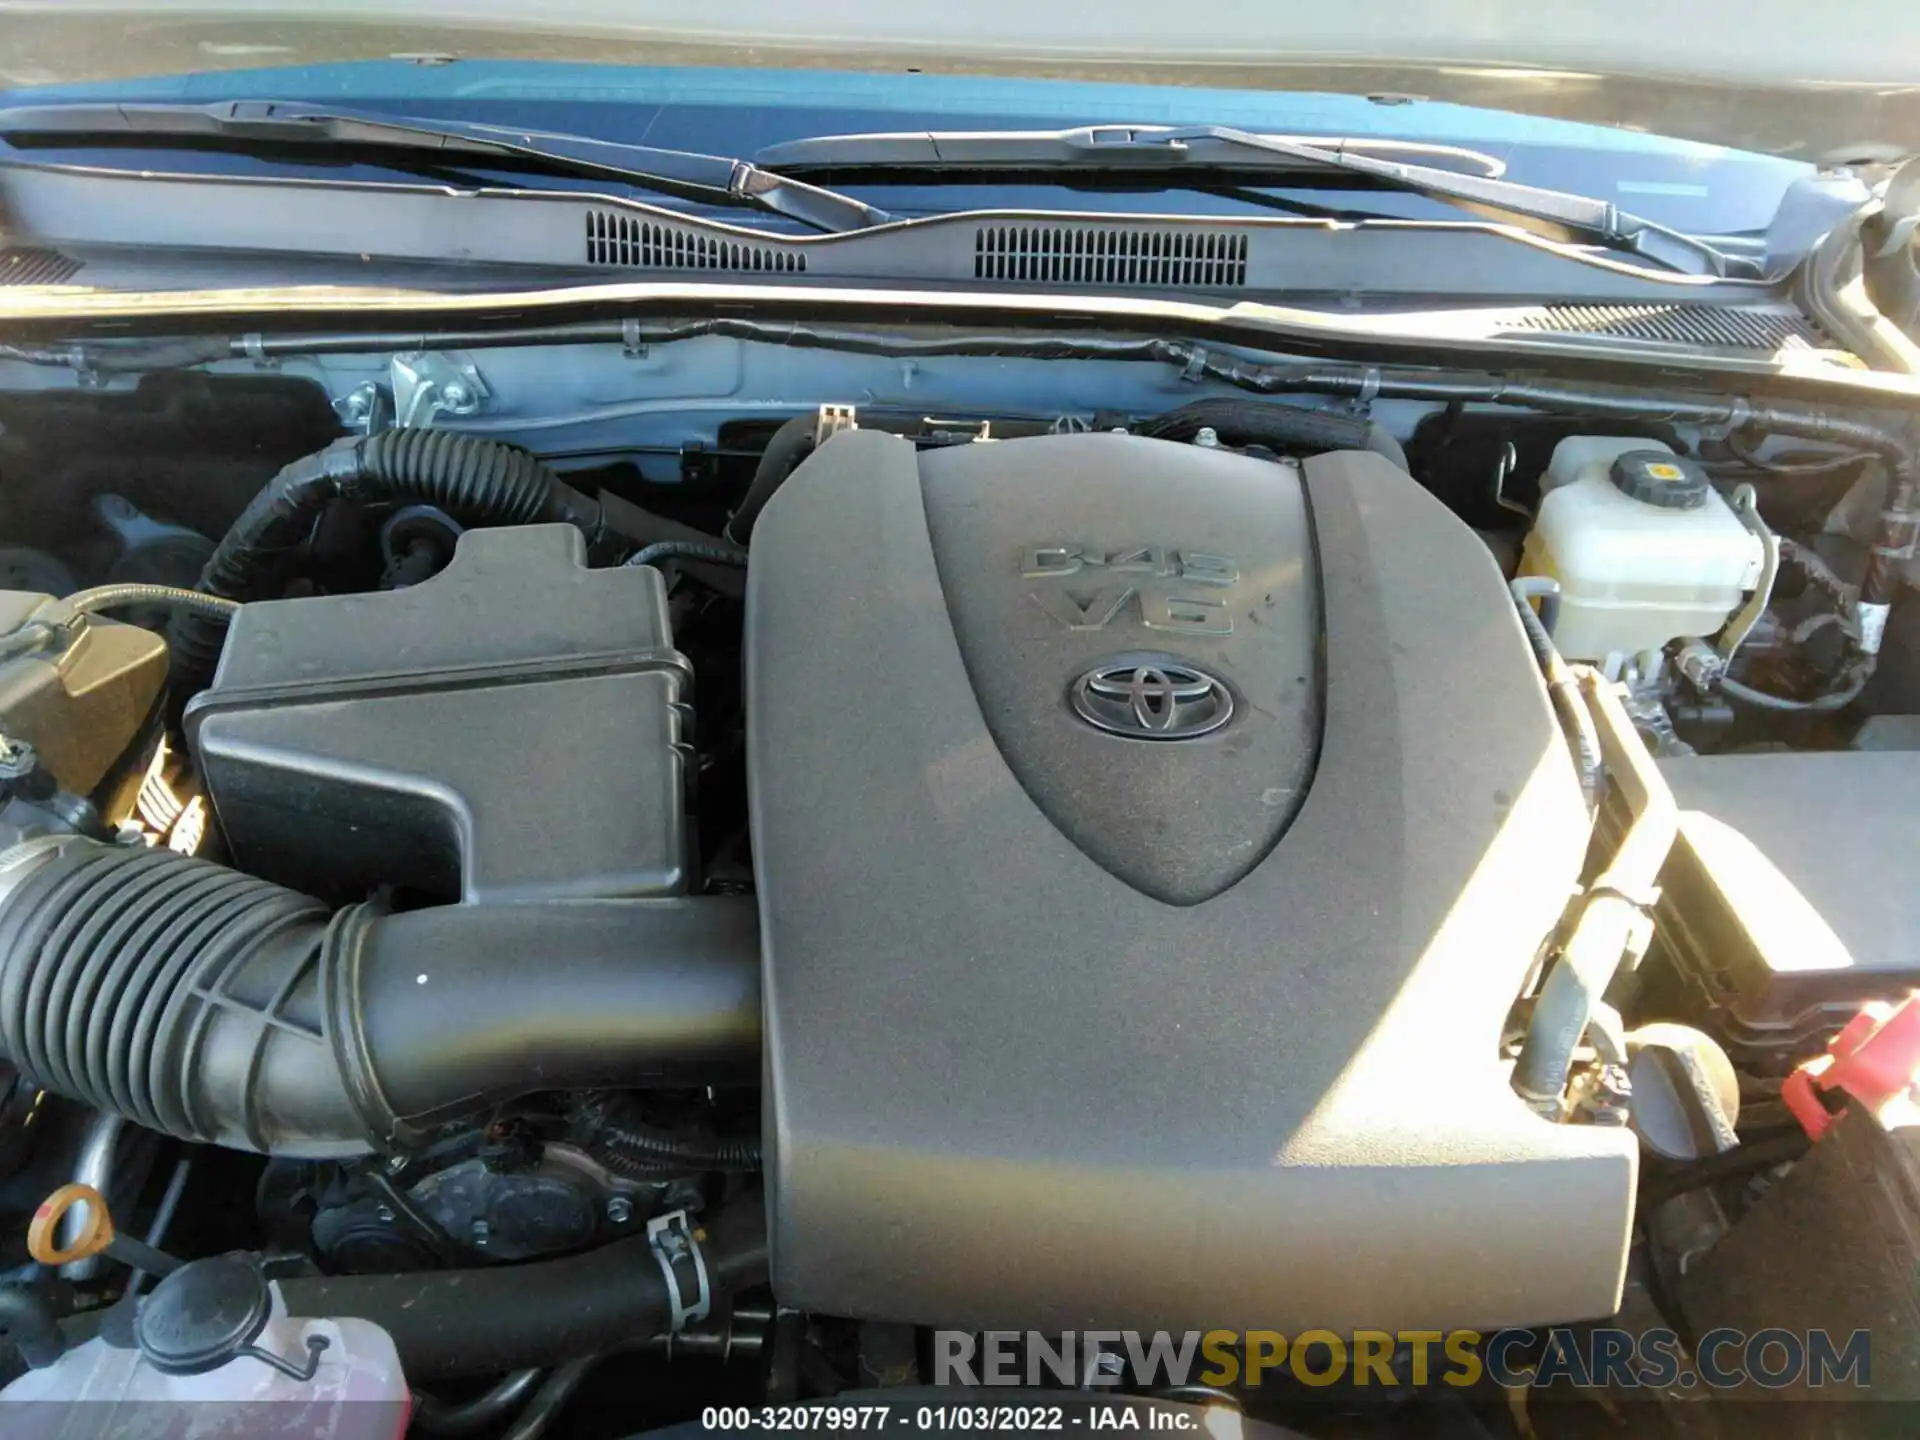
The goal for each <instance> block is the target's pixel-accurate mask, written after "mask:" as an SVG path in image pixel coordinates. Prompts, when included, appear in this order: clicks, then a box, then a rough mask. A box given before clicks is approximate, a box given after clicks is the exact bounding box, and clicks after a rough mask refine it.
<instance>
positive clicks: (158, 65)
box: [0, 0, 1920, 160]
mask: <svg viewBox="0 0 1920 1440" xmlns="http://www.w3.org/2000/svg"><path fill="white" fill-rule="evenodd" d="M0 16H4V17H5V21H4V24H0V85H4V86H6V87H8V88H14V87H21V86H28V85H42V84H63V83H73V82H78V81H94V80H111V79H119V78H125V77H129V76H136V75H154V74H168V73H190V72H197V71H207V70H221V69H236V68H257V67H261V66H278V65H305V64H316V63H322V62H329V61H342V60H360V59H387V58H390V57H393V56H397V55H399V56H411V57H421V60H422V63H428V64H431V63H437V62H439V61H440V60H441V59H442V58H443V57H457V58H471V59H479V58H519V59H530V60H548V61H556V60H577V61H593V62H598V63H600V64H606V65H622V64H625V65H647V66H660V65H681V64H684V65H706V66H743V65H744V66H760V67H768V68H788V69H833V70H867V71H883V72H884V71H894V72H901V71H906V72H912V73H929V74H931V73H963V74H973V75H998V76H1006V77H1031V78H1043V77H1046V78H1070V79H1077V80H1108V81H1134V82H1148V83H1160V84H1170V85H1182V86H1204V87H1209V88H1216V87H1217V88H1235V89H1249V90H1261V89H1265V90H1282V91H1318V92H1327V91H1338V92H1346V93H1352V94H1367V95H1381V96H1391V97H1400V96H1407V95H1413V96H1421V97H1426V98H1430V99H1434V100H1444V101H1450V102H1455V103H1461V104H1471V105H1479V106H1486V107H1489V108H1493V109H1500V110H1510V111H1518V112H1522V113H1528V114H1538V115H1543V116H1553V117H1557V118H1561V119H1568V120H1580V121H1587V122H1594V123H1599V124H1607V125H1617V126H1622V127H1625V128H1628V129H1634V130H1645V131H1650V132H1653V133H1656V134H1662V135H1671V136H1677V137H1683V138H1687V139H1693V140H1702V141H1707V142H1709V143H1713V144H1718V145H1726V146H1731V147H1738V148H1741V149H1748V150H1758V151H1766V152H1772V153H1776V154H1782V155H1791V156H1794V157H1796V158H1801V159H1808V160H1815V159H1844V160H1856V159H1891V158H1895V157H1897V156H1900V155H1905V154H1910V153H1914V152H1916V151H1920V9H1917V8H1916V7H1914V6H1913V5H1912V4H1911V3H1909V0H1844V3H1842V4H1840V5H1838V6H1834V5H1825V6H1822V5H1809V4H1806V3H1805V0H1700V3H1694V4H1689V5H1673V4H1670V3H1666V0H1613V3H1609V4H1606V5H1587V6H1571V5H1542V4H1540V3H1538V0H1357V3H1351V4H1346V5H1306V4H1299V3H1293V4H1271V5H1264V6H1251V7H1250V6H1247V5H1246V4H1244V3H1243V0H1188V3H1185V4H1182V5H1178V6H1168V5H1165V4H1160V3H1148V0H1103V3H1100V4H1098V5H1094V4H1063V5H1054V6H1045V7H1039V8H1037V9H1036V7H1034V6H1033V5H1031V4H1030V3H1027V0H975V3H972V4H968V5H945V6H935V5H901V4H899V3H897V0H823V3H819V4H812V5H807V6H803V7H796V6H794V5H792V4H791V3H789V0H733V3H730V4H728V5H725V6H717V7H716V6H711V5H703V4H696V3H694V0H548V3H546V4H544V5H540V6H528V5H526V4H524V3H523V0H411V3H409V4H408V5H406V6H404V7H395V6H393V5H392V4H391V3H389V0H138V3H131V0H57V3H51V0H0ZM116 16H119V17H124V20H123V22H121V23H115V22H114V19H113V17H116Z"/></svg>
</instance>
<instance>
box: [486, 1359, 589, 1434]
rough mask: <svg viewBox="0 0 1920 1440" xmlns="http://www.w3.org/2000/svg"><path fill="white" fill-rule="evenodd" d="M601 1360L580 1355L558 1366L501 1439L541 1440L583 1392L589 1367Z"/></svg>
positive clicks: (504, 1431)
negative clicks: (561, 1413)
mask: <svg viewBox="0 0 1920 1440" xmlns="http://www.w3.org/2000/svg"><path fill="white" fill-rule="evenodd" d="M599 1361H600V1357H599V1356H598V1355H578V1356H575V1357H574V1358H573V1359H571V1360H568V1361H566V1362H565V1363H564V1364H561V1365H557V1366H555V1367H554V1371H553V1373H552V1374H551V1375H549V1376H548V1377H547V1378H546V1380H545V1382H544V1383H543V1384H542V1385H541V1386H540V1388H539V1389H538V1390H536V1391H535V1392H534V1395H533V1399H531V1400H529V1401H528V1402H527V1408H526V1409H525V1410H522V1411H521V1412H520V1414H519V1415H518V1416H517V1417H515V1419H514V1422H513V1424H511V1425H509V1426H508V1427H507V1428H506V1429H505V1430H503V1431H502V1432H501V1434H500V1440H540V1437H541V1436H542V1435H545V1434H546V1433H547V1431H548V1430H549V1429H551V1428H552V1426H553V1422H554V1421H555V1420H557V1419H559V1418H560V1412H561V1411H562V1410H564V1409H566V1408H567V1404H568V1402H569V1401H571V1400H572V1399H573V1397H574V1396H575V1395H576V1394H577V1393H578V1392H579V1389H580V1386H581V1384H582V1383H583V1382H584V1381H585V1380H586V1378H587V1371H589V1370H591V1369H592V1368H593V1367H594V1366H595V1365H597V1364H598V1363H599Z"/></svg>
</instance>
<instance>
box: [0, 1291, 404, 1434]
mask: <svg viewBox="0 0 1920 1440" xmlns="http://www.w3.org/2000/svg"><path fill="white" fill-rule="evenodd" d="M122 1314H123V1316H124V1315H125V1312H124V1311H123V1312H122ZM126 1318H130V1319H131V1324H130V1325H129V1324H126V1323H124V1319H123V1320H122V1322H121V1323H120V1324H118V1325H116V1324H115V1317H114V1315H113V1314H112V1313H111V1312H110V1314H109V1318H108V1320H107V1321H106V1322H105V1323H103V1324H102V1326H101V1333H100V1335H99V1336H98V1337H96V1338H95V1339H92V1340H89V1341H87V1342H86V1343H85V1344H83V1345H80V1346H78V1347H76V1348H75V1349H72V1350H69V1351H68V1352H67V1353H66V1354H64V1355H61V1356H60V1357H59V1358H58V1359H57V1360H55V1361H54V1362H53V1363H52V1364H50V1365H47V1366H45V1367H44V1368H42V1369H38V1370H30V1371H28V1372H27V1373H26V1374H25V1375H23V1376H21V1377H20V1378H19V1379H18V1380H15V1381H14V1382H13V1383H12V1384H11V1385H9V1386H7V1388H6V1389H5V1390H0V1435H5V1436H7V1437H8V1440H118V1437H124V1436H129V1435H156V1436H158V1435H167V1436H173V1435H181V1436H186V1435H198V1434H206V1435H215V1434H218V1435H235V1436H240V1435H244V1436H248V1437H250V1440H251V1437H256V1436H258V1437H274V1436H286V1437H289V1440H293V1437H303V1440H309V1437H313V1436H326V1437H328V1440H399V1437H400V1436H401V1434H402V1433H403V1432H404V1431H405V1430H406V1428H407V1417H408V1412H409V1409H410V1407H411V1396H410V1395H409V1394H408V1390H407V1384H406V1381H405V1379H404V1377H403V1376H402V1374H401V1370H400V1361H399V1357H398V1356H397V1355H396V1354H395V1353H394V1348H393V1341H392V1340H391V1339H390V1338H389V1337H388V1335H387V1332H386V1331H384V1330H382V1329H381V1328H380V1327H379V1326H377V1325H374V1324H373V1323H371V1322H370V1321H366V1320H313V1319H302V1318H299V1317H294V1316H289V1315H288V1314H287V1313H286V1307H285V1305H284V1304H283V1303H282V1301H281V1299H280V1292H279V1289H278V1287H277V1286H274V1285H272V1284H270V1283H269V1282H268V1281H267V1279H266V1278H265V1277H264V1276H263V1275H262V1274H261V1273H260V1269H259V1266H258V1264H257V1262H256V1261H255V1260H254V1258H253V1257H252V1256H250V1255H242V1254H233V1255H221V1256H216V1257H213V1258H211V1259H206V1260H195V1261H193V1262H191V1263H189V1264H187V1265H183V1266H181V1267H180V1269H178V1270H176V1271H174V1273H173V1274H171V1275H169V1276H167V1277H166V1278H165V1279H164V1280H162V1281H161V1282H160V1283H159V1284H158V1285H157V1286H156V1287H155V1288H154V1290H153V1293H152V1294H150V1295H147V1296H146V1297H145V1298H143V1299H142V1300H140V1301H139V1304H138V1309H137V1311H134V1312H133V1313H132V1314H131V1316H130V1317H126Z"/></svg>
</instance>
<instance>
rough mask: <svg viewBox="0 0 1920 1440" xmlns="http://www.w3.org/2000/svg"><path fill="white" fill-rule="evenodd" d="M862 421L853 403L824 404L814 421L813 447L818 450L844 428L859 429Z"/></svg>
mask: <svg viewBox="0 0 1920 1440" xmlns="http://www.w3.org/2000/svg"><path fill="white" fill-rule="evenodd" d="M859 428H860V422H859V420H858V418H857V417H856V415H855V413H854V408H853V406H851V405H822V406H821V407H820V414H819V416H818V418H816V419H815V420H814V422H813V448H814V449H816V450H818V449H819V448H820V447H821V446H822V445H824V444H826V443H827V441H829V440H831V439H832V438H833V437H834V436H836V435H838V434H839V433H840V432H841V431H842V430H858V429H859Z"/></svg>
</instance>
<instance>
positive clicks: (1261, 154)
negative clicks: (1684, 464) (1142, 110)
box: [754, 125, 1752, 276]
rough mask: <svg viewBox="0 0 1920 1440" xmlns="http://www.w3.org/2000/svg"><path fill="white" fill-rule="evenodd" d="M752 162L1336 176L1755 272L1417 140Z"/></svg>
mask: <svg viewBox="0 0 1920 1440" xmlns="http://www.w3.org/2000/svg"><path fill="white" fill-rule="evenodd" d="M754 162H755V163H756V164H758V165H763V166H767V167H769V168H777V169H780V170H782V171H784V172H788V173H794V172H800V173H805V172H807V171H810V170H829V169H830V170H836V171H849V170H860V169H871V170H885V171H894V172H900V173H905V174H912V173H922V172H924V173H927V174H929V175H934V176H937V175H939V174H940V173H941V172H964V171H967V170H978V171H994V172H998V173H1002V174H1005V173H1009V172H1020V171H1031V172H1033V173H1035V174H1050V175H1061V174H1071V173H1076V172H1077V173H1082V174H1097V173H1113V174H1122V175H1124V174H1133V173H1149V172H1151V173H1154V174H1172V175H1182V174H1184V175H1188V176H1191V177H1192V178H1193V179H1194V180H1195V181H1198V182H1201V183H1205V182H1204V179H1203V177H1206V176H1208V175H1209V174H1210V173H1211V174H1219V173H1223V172H1231V173H1235V174H1239V173H1246V172H1261V173H1264V174H1267V175H1271V176H1274V177H1279V176H1303V175H1326V174H1340V175H1348V176H1352V177H1355V178H1356V179H1361V180H1364V181H1366V182H1367V183H1368V184H1371V185H1374V186H1377V187H1379V188H1382V189H1389V190H1399V191H1404V192H1406V193H1408V194H1414V195H1425V196H1428V197H1430V198H1432V199H1435V200H1441V201H1446V202H1448V203H1451V204H1455V205H1459V206H1462V207H1464V208H1466V209H1470V210H1473V211H1474V212H1476V213H1478V214H1481V215H1485V216H1487V217H1488V218H1490V219H1495V220H1500V221H1503V222H1505V223H1508V224H1513V225H1517V226H1519V227H1521V228H1523V229H1526V230H1529V231H1532V232H1534V233H1536V234H1541V235H1545V236H1547V237H1548V238H1550V239H1554V240H1560V241H1567V242H1572V243H1585V244H1592V245H1599V246H1602V247H1605V248H1607V249H1610V250H1619V251H1623V252H1626V253H1629V254H1633V255H1637V256H1639V257H1640V258H1642V259H1644V260H1649V261H1652V262H1654V263H1655V264H1659V265H1664V266H1666V267H1668V268H1669V269H1673V270H1679V271H1682V272H1685V273H1688V274H1700V273H1706V274H1710V275H1722V276H1724V275H1728V274H1733V273H1749V272H1750V271H1751V269H1752V265H1751V262H1750V261H1748V260H1745V259H1743V258H1734V257H1729V256H1727V255H1724V254H1722V253H1721V252H1720V251H1718V250H1716V249H1714V247H1713V246H1711V245H1709V244H1707V243H1706V242H1705V241H1702V240H1697V239H1695V238H1694V237H1693V236H1691V235H1685V234H1682V233H1681V232H1679V231H1677V230H1670V229H1668V228H1666V227H1665V226H1662V225H1656V224H1654V223H1653V222H1652V221H1649V220H1643V219H1641V218H1640V217H1639V216H1637V215H1630V214H1628V213H1627V212H1625V211H1623V210H1621V209H1620V208H1619V207H1618V206H1616V205H1614V204H1613V203H1612V202H1611V201H1608V200H1597V199H1594V198H1592V197H1590V196H1586V195H1574V194H1569V193H1566V192H1564V191H1559V190H1545V189H1541V188H1540V187H1538V186H1534V185H1522V184H1519V183H1518V182H1516V181H1512V180H1507V179H1504V178H1503V172H1504V170H1505V168H1506V167H1505V166H1504V165H1503V164H1502V163H1501V162H1500V161H1499V160H1498V159H1496V158H1495V157H1493V156H1491V155H1486V154H1484V153H1482V152H1480V151H1476V150H1468V149H1464V148H1461V147H1458V146H1450V145H1425V144H1422V143H1420V142H1414V141H1397V140H1395V141H1388V140H1372V139H1366V138H1356V139H1347V138H1335V139H1319V138H1308V137H1300V136H1289V135H1261V134H1255V133H1254V132H1252V131H1248V130H1236V129H1233V128H1232V127H1230V126H1225V125H1181V126H1155V125H1096V126H1089V127H1086V128H1083V129H1078V130H1056V131H1031V130H1010V131H997V132H996V131H991V130H986V131H951V132H942V131H919V132H916V133H907V134H873V135H825V136H819V137H816V138H813V139H807V140H794V141H789V142H787V143H786V144H782V145H774V146H770V147H768V148H767V149H765V150H762V151H761V152H760V153H759V154H757V155H756V156H754Z"/></svg>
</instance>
